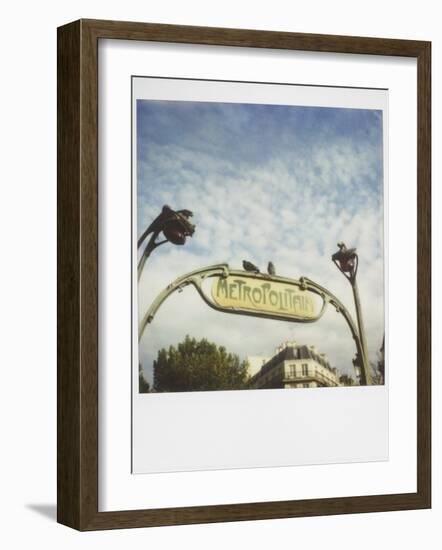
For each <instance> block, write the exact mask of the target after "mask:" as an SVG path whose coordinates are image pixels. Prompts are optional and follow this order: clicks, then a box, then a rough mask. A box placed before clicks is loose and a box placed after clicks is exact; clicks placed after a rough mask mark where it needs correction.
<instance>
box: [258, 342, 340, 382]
mask: <svg viewBox="0 0 442 550" xmlns="http://www.w3.org/2000/svg"><path fill="white" fill-rule="evenodd" d="M255 364H256V363H255ZM255 368H256V367H255ZM253 370H255V369H253ZM340 385H341V384H340V383H339V373H338V371H337V369H336V368H332V367H331V365H330V363H329V361H328V359H327V357H326V355H325V354H324V353H319V352H318V351H317V350H316V349H315V347H314V346H306V345H298V344H297V343H296V342H285V343H284V344H283V345H282V346H280V347H279V348H278V349H277V350H276V353H275V355H274V356H273V357H271V358H270V359H267V360H263V364H262V366H261V368H260V369H259V370H258V371H257V372H255V373H253V375H252V377H251V379H250V382H249V386H250V388H253V389H265V388H268V389H271V388H275V389H276V388H286V389H291V388H322V387H334V386H340Z"/></svg>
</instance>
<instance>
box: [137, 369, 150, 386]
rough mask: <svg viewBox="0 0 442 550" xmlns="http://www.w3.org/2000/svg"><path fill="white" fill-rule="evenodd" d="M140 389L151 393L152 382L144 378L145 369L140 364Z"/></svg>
mask: <svg viewBox="0 0 442 550" xmlns="http://www.w3.org/2000/svg"><path fill="white" fill-rule="evenodd" d="M138 391H139V392H140V393H149V392H150V384H149V382H148V381H147V380H146V379H145V378H144V374H143V369H142V368H141V365H140V364H139V365H138Z"/></svg>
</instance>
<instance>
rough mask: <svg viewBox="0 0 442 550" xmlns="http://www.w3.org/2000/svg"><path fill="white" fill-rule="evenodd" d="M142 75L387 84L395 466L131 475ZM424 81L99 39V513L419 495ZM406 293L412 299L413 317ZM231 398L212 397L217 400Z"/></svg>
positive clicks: (353, 65) (396, 61)
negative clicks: (135, 99)
mask: <svg viewBox="0 0 442 550" xmlns="http://www.w3.org/2000/svg"><path fill="white" fill-rule="evenodd" d="M133 75H154V76H156V77H173V78H190V79H201V78H203V79H209V80H226V81H252V82H257V81H261V82H262V81H265V82H284V83H292V84H306V85H312V86H321V85H328V86H344V87H348V86H352V87H360V88H387V89H388V93H389V113H388V114H389V180H390V188H389V195H390V196H389V202H388V203H385V208H386V209H387V208H388V218H389V235H388V241H386V245H388V271H389V280H390V281H392V280H394V281H395V284H394V285H389V286H388V289H389V294H388V303H387V304H386V306H387V308H386V309H387V311H389V315H388V328H389V333H388V342H387V356H388V359H389V361H388V362H389V365H390V368H389V369H388V372H389V380H388V391H389V416H388V418H389V425H388V431H389V460H388V461H384V462H364V463H353V464H323V465H314V466H311V465H310V466H286V467H284V468H282V467H264V468H239V469H228V470H216V471H194V472H179V473H153V474H145V475H133V474H132V473H131V444H132V440H131V380H130V375H129V372H130V365H131V356H130V354H131V349H132V342H131V328H130V325H131V323H130V319H131V290H130V286H131V285H130V281H131V242H130V241H131V234H130V227H131V226H130V216H131V193H130V187H131V182H130V170H131V160H132V159H131V147H130V145H131V143H130V142H131V77H132V76H133ZM416 78H417V70H416V62H415V60H413V59H405V58H396V57H394V58H390V57H380V56H363V55H344V54H339V55H335V54H316V53H305V52H282V51H272V50H254V49H246V48H244V49H242V48H228V47H215V46H210V47H209V46H194V45H173V44H156V43H146V42H129V41H116V40H109V41H108V40H100V45H99V177H100V181H99V189H100V197H99V199H100V211H99V239H100V242H99V274H100V275H99V276H100V285H99V289H100V296H99V303H100V311H99V510H100V511H109V510H122V509H142V508H161V507H172V506H193V505H210V504H229V503H230V504H231V503H238V502H252V501H255V502H256V501H272V500H286V499H301V498H321V497H339V496H352V495H371V494H386V493H401V492H402V493H403V492H414V491H415V490H416V257H415V254H413V255H411V257H410V251H413V250H416V227H417V225H416V165H417V161H416V139H417V132H416ZM260 102H261V101H260ZM397 205H400V208H398V207H397ZM395 207H396V208H395ZM128 228H129V229H128ZM386 253H387V250H386ZM404 266H406V269H404ZM404 295H407V297H408V298H407V306H406V311H407V319H406V322H405V320H404V316H403V311H404V305H403V296H404ZM124 365H126V368H124ZM337 390H338V391H339V388H338V389H337ZM354 390H356V392H354V394H353V395H357V392H358V391H361V392H362V393H361V395H363V394H364V393H365V394H367V391H368V390H370V391H372V390H375V391H377V390H380V391H384V392H386V388H385V387H384V388H356V389H352V392H353V391H354ZM364 390H365V391H364ZM319 391H321V390H319ZM223 393H225V392H215V393H213V394H210V399H213V398H214V396H215V395H216V394H223ZM260 393H267V392H229V394H230V396H232V395H234V394H236V395H237V396H238V397H237V399H242V398H244V396H245V395H246V394H255V395H256V394H260ZM286 393H287V394H290V393H296V392H286ZM300 393H304V394H306V393H309V392H300ZM333 393H334V390H332V389H328V390H323V391H322V392H321V400H322V395H324V396H326V395H327V394H328V395H330V396H331V395H333ZM169 395H170V394H169ZM206 395H207V394H206ZM194 396H195V394H180V396H178V397H179V398H182V399H186V398H187V399H189V398H193V397H194ZM149 397H150V396H149ZM160 397H162V398H164V397H167V396H166V395H163V396H160ZM175 397H176V396H175ZM203 397H204V396H203ZM245 398H246V399H247V397H245ZM324 398H325V399H327V397H324ZM235 399H236V397H235ZM151 418H152V417H151ZM152 421H155V418H152ZM230 455H231V453H229V456H230ZM270 458H272V457H270ZM273 458H274V457H273ZM372 458H373V460H378V459H379V457H372ZM267 459H269V457H267ZM266 464H268V463H266Z"/></svg>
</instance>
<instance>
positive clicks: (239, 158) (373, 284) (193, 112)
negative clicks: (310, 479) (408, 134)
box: [136, 100, 384, 381]
mask: <svg viewBox="0 0 442 550" xmlns="http://www.w3.org/2000/svg"><path fill="white" fill-rule="evenodd" d="M136 116H137V230H138V235H140V234H141V233H142V232H143V231H144V229H145V228H146V227H147V226H148V225H149V224H150V222H151V221H152V220H153V219H154V218H155V217H156V216H157V215H158V214H159V212H160V211H161V208H162V206H163V205H164V204H168V205H169V206H171V207H172V208H173V209H176V210H179V209H183V208H186V209H189V210H192V211H193V212H194V217H193V220H192V221H193V223H195V225H196V231H195V234H194V236H193V238H192V239H190V240H189V241H188V242H187V243H186V244H185V245H184V246H174V245H172V244H165V245H164V246H162V247H160V248H158V249H157V250H155V251H154V252H153V254H152V256H151V257H150V259H149V260H148V263H147V264H146V267H145V270H144V273H143V276H142V279H141V281H140V286H139V315H140V316H141V315H142V314H143V313H144V312H145V311H146V309H147V307H148V306H149V304H150V303H151V302H152V300H153V299H154V298H155V296H156V295H157V294H158V293H159V292H160V291H161V290H162V289H163V288H164V287H165V286H167V285H168V284H169V283H170V282H172V281H173V280H174V279H175V278H176V277H178V276H180V275H182V274H184V273H186V272H188V271H192V270H194V269H197V268H200V267H203V266H206V265H211V264H216V263H223V262H226V263H228V264H229V265H230V266H231V267H232V268H235V269H241V263H242V260H243V259H247V260H250V261H252V262H253V263H255V264H257V265H258V266H260V267H261V269H263V270H265V267H266V266H267V262H268V261H269V260H272V261H273V263H274V264H275V266H276V270H277V273H278V274H279V275H281V276H285V277H293V278H299V277H300V276H302V275H304V276H307V277H309V278H310V279H313V280H314V281H316V282H317V283H319V284H321V285H323V286H326V287H327V288H328V289H329V290H330V291H331V292H333V293H334V294H336V295H337V296H338V297H339V298H340V299H341V301H342V302H343V303H344V304H345V305H346V306H347V307H348V309H349V310H350V312H351V313H352V314H354V306H353V297H352V293H351V287H350V285H349V283H348V282H347V281H346V280H345V278H344V277H343V275H342V274H341V273H340V272H339V271H338V270H337V269H336V267H335V266H334V265H333V263H332V262H331V259H330V257H331V254H332V253H334V252H335V251H336V250H337V247H336V243H337V242H339V241H341V240H342V241H344V242H345V243H346V244H347V246H349V247H353V246H355V247H357V249H358V253H359V262H360V264H359V273H358V282H359V290H360V295H361V302H362V307H363V314H364V320H365V325H366V332H367V341H368V347H369V355H370V358H371V359H372V360H376V352H377V350H378V349H379V347H380V345H381V343H382V338H383V334H384V305H383V145H382V112H381V111H376V110H366V109H341V108H329V107H302V106H299V107H298V106H281V105H252V104H235V103H208V102H187V101H186V102H184V101H150V100H138V101H137V112H136ZM186 334H189V335H191V336H194V337H196V338H202V337H207V338H208V339H210V340H212V341H214V342H216V343H217V344H222V345H224V346H226V348H227V349H228V350H229V351H232V352H235V353H237V354H239V355H240V356H241V357H244V358H245V357H246V356H248V355H263V356H270V355H272V354H273V352H274V350H275V348H276V347H277V346H278V345H279V344H280V343H282V342H283V341H286V340H296V341H297V342H299V343H302V344H309V345H311V344H313V345H316V347H317V348H318V349H319V351H321V352H324V353H326V354H327V355H328V358H329V360H330V362H331V364H332V365H333V366H335V367H337V368H338V369H340V370H341V371H342V372H347V373H350V374H353V366H352V362H351V360H352V358H353V357H354V354H355V348H354V343H353V340H352V338H351V335H350V333H349V330H348V328H347V325H346V324H345V321H344V320H343V318H342V317H341V316H340V315H339V314H337V313H336V312H335V311H334V310H332V309H331V308H329V309H328V311H327V312H326V314H325V315H324V317H323V318H322V319H321V320H320V321H318V322H317V323H313V324H308V325H303V324H295V323H287V322H282V321H273V320H268V319H258V318H256V319H255V318H253V317H242V316H237V315H229V314H224V313H220V312H217V311H214V310H212V309H211V308H209V307H207V305H205V304H204V302H203V301H202V300H201V298H200V297H199V296H198V294H197V292H196V291H195V289H194V288H191V287H188V288H186V289H184V290H183V292H181V293H175V294H174V295H173V296H172V297H171V298H169V300H168V301H167V302H166V303H165V304H164V305H163V306H162V307H161V309H160V310H159V312H158V314H157V316H156V318H155V320H154V322H153V323H152V325H150V326H149V327H148V328H147V330H146V332H145V334H144V336H143V338H142V341H141V343H140V349H139V355H140V362H141V364H142V366H143V369H144V371H145V374H146V377H147V378H148V380H150V381H152V362H153V359H154V358H155V357H156V355H157V352H158V350H159V349H160V348H161V347H168V346H169V345H170V344H177V343H178V342H180V341H181V340H182V339H183V338H184V336H185V335H186Z"/></svg>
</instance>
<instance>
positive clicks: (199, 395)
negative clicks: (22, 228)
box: [58, 20, 431, 530]
mask: <svg viewBox="0 0 442 550" xmlns="http://www.w3.org/2000/svg"><path fill="white" fill-rule="evenodd" d="M430 63H431V62H430V43H428V42H416V41H406V40H392V39H378V38H360V37H342V36H324V35H308V34H298V33H280V32H269V31H265V32H264V31H252V30H239V29H236V30H235V29H216V28H201V27H183V26H170V25H156V24H145V23H128V22H111V21H96V20H81V21H77V22H74V23H70V24H68V25H66V26H64V27H61V28H60V29H59V34H58V83H59V85H58V115H59V116H58V327H59V330H58V520H59V522H61V523H63V524H66V525H69V526H71V527H74V528H76V529H80V530H94V529H110V528H117V527H118V528H122V527H146V526H155V525H174V524H184V523H202V522H219V521H235V520H250V519H269V518H279V517H296V516H311V515H326V514H341V513H356V512H372V511H387V510H404V509H416V508H428V507H430V505H431V498H430V494H431V475H430V456H431V453H430V426H431V423H430V389H431V377H430V350H431V338H430V326H431V321H430V314H431V310H430V296H431V292H430V288H431V281H430V227H431V226H430V158H431V157H430Z"/></svg>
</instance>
